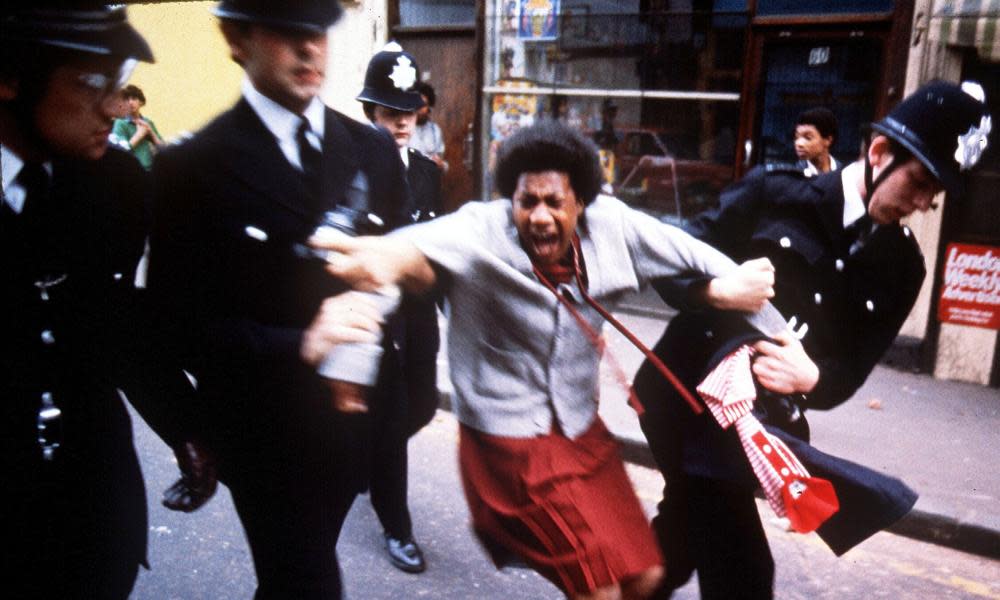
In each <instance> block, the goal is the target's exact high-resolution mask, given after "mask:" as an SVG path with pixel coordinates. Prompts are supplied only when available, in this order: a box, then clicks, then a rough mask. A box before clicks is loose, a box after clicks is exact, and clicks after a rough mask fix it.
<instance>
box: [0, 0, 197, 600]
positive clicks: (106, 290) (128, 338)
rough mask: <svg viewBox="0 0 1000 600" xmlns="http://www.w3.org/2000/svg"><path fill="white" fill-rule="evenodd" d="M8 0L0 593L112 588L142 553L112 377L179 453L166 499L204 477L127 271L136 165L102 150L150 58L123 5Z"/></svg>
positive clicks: (139, 174) (181, 496) (2, 95)
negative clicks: (134, 77)
mask: <svg viewBox="0 0 1000 600" xmlns="http://www.w3.org/2000/svg"><path fill="white" fill-rule="evenodd" d="M17 6H21V7H20V8H6V9H3V11H2V13H0V166H2V182H3V195H2V200H0V289H3V293H2V294H0V354H2V355H3V356H4V357H6V358H5V359H4V361H2V363H0V398H2V399H3V400H2V401H0V457H2V458H0V460H2V461H3V467H2V480H3V484H4V498H5V499H4V509H3V510H2V511H0V521H2V531H3V532H4V543H3V551H2V552H3V559H2V560H0V563H2V564H3V565H4V567H5V569H4V571H5V581H4V591H5V593H6V594H7V595H9V596H10V597H16V598H125V597H127V596H128V594H129V592H130V590H131V589H132V586H133V584H134V582H135V578H136V575H137V569H138V566H139V565H140V564H144V563H145V562H146V529H147V527H146V497H145V490H144V487H143V481H142V474H141V472H140V470H139V463H138V460H137V458H136V455H135V450H134V448H133V445H132V432H131V426H130V423H129V417H128V414H127V412H126V411H125V407H124V405H123V404H122V402H121V399H120V397H119V393H118V391H117V390H118V389H121V390H122V391H124V392H125V393H126V394H127V396H128V398H129V400H130V401H131V402H132V403H133V404H135V405H136V407H137V408H139V409H140V410H141V411H142V412H143V415H144V416H145V417H146V419H147V421H149V422H150V424H151V425H153V426H154V427H155V428H157V430H158V431H159V432H160V433H161V435H163V436H164V437H165V439H166V440H167V441H168V442H169V443H171V445H173V446H174V447H175V448H177V449H178V451H179V452H178V459H179V462H180V464H181V466H182V469H184V470H185V480H184V482H182V483H181V484H179V487H177V488H176V489H175V490H174V491H175V492H177V494H178V495H174V496H171V498H170V502H171V503H175V504H174V506H175V507H176V508H182V509H186V510H190V509H193V508H196V507H197V506H198V505H200V504H201V503H202V502H203V501H204V500H207V498H208V496H210V495H211V493H212V491H213V490H214V479H212V478H211V477H208V479H207V480H202V481H201V483H204V487H200V488H199V487H198V486H199V483H198V482H195V481H194V480H192V479H191V478H190V477H188V475H189V474H190V471H189V467H190V466H191V462H190V461H189V460H187V459H189V458H192V457H194V458H195V459H197V458H198V456H197V455H198V453H197V451H196V450H193V449H192V447H191V446H187V445H186V442H185V441H184V439H183V437H182V435H181V434H180V430H179V429H177V426H178V424H176V423H175V422H173V421H172V419H173V416H174V415H176V414H177V413H180V412H183V411H184V410H186V409H185V407H186V406H188V405H189V404H190V403H189V402H188V401H189V400H190V394H191V393H192V390H191V388H190V384H189V383H188V382H187V380H186V378H185V377H184V376H183V373H182V372H181V370H180V369H179V368H176V367H173V366H172V365H171V363H170V362H169V361H167V359H166V358H165V356H166V353H165V352H163V350H164V349H163V348H162V347H160V345H159V343H158V339H157V338H155V337H154V335H153V332H152V331H151V330H150V329H149V328H148V318H147V315H146V314H144V310H143V306H144V304H143V299H142V298H141V297H140V292H139V290H137V289H136V288H135V286H134V284H133V281H134V276H135V271H136V266H137V264H138V262H139V259H140V257H141V256H142V252H143V246H144V243H145V238H146V233H147V232H146V225H147V222H146V214H147V213H146V209H147V207H146V201H147V197H146V181H145V175H144V173H143V171H142V169H141V167H139V165H138V163H137V162H136V161H135V159H134V158H133V157H131V156H129V155H128V154H127V153H124V152H121V151H118V150H115V149H110V148H109V147H108V133H109V132H110V130H111V124H112V120H113V118H114V117H115V116H116V115H115V111H116V108H117V106H118V102H119V98H118V93H119V91H120V89H121V87H122V86H123V85H124V84H125V82H126V80H127V79H128V76H129V74H130V73H131V70H132V68H133V67H134V66H135V64H136V61H137V60H143V61H152V59H153V56H152V53H151V52H150V49H149V46H148V45H147V44H146V42H145V40H143V38H142V36H140V35H139V34H138V33H137V32H136V31H135V30H134V29H133V28H132V27H131V26H130V25H129V23H128V21H127V19H126V14H125V9H124V8H121V7H119V8H109V7H106V6H105V5H103V4H99V3H86V2H78V3H74V4H70V3H56V2H36V3H32V5H31V7H30V8H25V7H23V3H19V4H18V5H17ZM189 450H190V451H191V452H190V453H189V452H188V451H189ZM199 464H202V463H199ZM189 484H191V485H189ZM192 486H193V487H192ZM194 488H197V489H194Z"/></svg>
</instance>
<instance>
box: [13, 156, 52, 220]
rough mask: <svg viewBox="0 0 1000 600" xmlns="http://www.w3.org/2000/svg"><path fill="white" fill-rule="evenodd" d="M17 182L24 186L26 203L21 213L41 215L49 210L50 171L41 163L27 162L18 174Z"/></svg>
mask: <svg viewBox="0 0 1000 600" xmlns="http://www.w3.org/2000/svg"><path fill="white" fill-rule="evenodd" d="M17 182H18V183H19V184H21V187H23V188H24V205H23V206H22V207H21V214H22V215H24V216H25V217H28V216H41V217H43V218H44V216H45V213H46V212H47V211H48V209H49V208H50V207H49V202H48V196H49V172H48V171H46V170H45V167H44V166H42V164H41V163H25V164H24V166H23V167H21V172H20V173H18V174H17Z"/></svg>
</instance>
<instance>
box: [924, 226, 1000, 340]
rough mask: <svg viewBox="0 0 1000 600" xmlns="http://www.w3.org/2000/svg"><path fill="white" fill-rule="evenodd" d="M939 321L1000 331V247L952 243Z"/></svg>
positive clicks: (946, 258) (942, 287) (948, 252)
mask: <svg viewBox="0 0 1000 600" xmlns="http://www.w3.org/2000/svg"><path fill="white" fill-rule="evenodd" d="M938 320H940V321H941V322H942V323H954V324H956V325H969V326H971V327H982V328H985V329H1000V247H997V246H977V245H973V244H948V249H947V251H946V252H945V260H944V278H943V282H942V285H941V296H940V298H939V301H938Z"/></svg>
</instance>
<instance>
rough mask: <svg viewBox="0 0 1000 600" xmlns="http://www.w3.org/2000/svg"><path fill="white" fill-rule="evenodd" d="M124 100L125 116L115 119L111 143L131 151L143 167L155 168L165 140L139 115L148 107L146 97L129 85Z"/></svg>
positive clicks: (153, 126) (124, 93) (123, 93)
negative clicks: (160, 148)
mask: <svg viewBox="0 0 1000 600" xmlns="http://www.w3.org/2000/svg"><path fill="white" fill-rule="evenodd" d="M122 98H123V100H124V102H125V109H126V110H125V116H124V117H123V118H121V119H115V124H114V128H113V129H112V130H111V141H112V143H116V144H118V145H120V146H122V147H123V148H126V149H127V150H131V152H132V154H134V155H135V157H136V158H137V159H139V162H140V163H142V166H143V167H145V168H147V169H149V168H150V167H152V166H153V155H154V154H155V153H156V148H157V146H160V145H161V144H163V138H162V137H160V132H158V131H157V130H156V125H154V124H153V121H151V120H150V119H148V118H146V117H144V116H142V115H141V114H139V111H140V110H141V109H142V107H143V106H145V105H146V95H145V94H143V93H142V90H141V89H139V88H138V87H137V86H134V85H127V86H125V88H124V89H122Z"/></svg>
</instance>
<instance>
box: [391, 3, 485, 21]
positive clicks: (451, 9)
mask: <svg viewBox="0 0 1000 600" xmlns="http://www.w3.org/2000/svg"><path fill="white" fill-rule="evenodd" d="M475 22H476V0H399V24H400V25H401V26H403V27H435V26H441V25H474V24H475Z"/></svg>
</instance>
